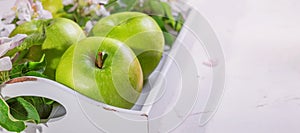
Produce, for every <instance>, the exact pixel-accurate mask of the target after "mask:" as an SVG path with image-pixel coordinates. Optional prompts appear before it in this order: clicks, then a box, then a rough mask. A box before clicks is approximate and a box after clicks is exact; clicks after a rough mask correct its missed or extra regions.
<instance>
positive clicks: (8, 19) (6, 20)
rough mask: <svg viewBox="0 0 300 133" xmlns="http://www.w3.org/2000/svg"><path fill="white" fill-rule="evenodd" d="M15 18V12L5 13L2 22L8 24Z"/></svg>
mask: <svg viewBox="0 0 300 133" xmlns="http://www.w3.org/2000/svg"><path fill="white" fill-rule="evenodd" d="M15 18H16V12H15V11H9V12H7V13H4V14H3V16H2V19H3V22H4V23H5V24H10V23H11V22H12V21H13V20H14V19H15Z"/></svg>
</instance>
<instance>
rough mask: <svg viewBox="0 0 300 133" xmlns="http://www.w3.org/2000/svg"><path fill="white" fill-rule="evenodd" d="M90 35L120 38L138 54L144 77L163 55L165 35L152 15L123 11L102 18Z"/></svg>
mask: <svg viewBox="0 0 300 133" xmlns="http://www.w3.org/2000/svg"><path fill="white" fill-rule="evenodd" d="M90 36H103V37H110V38H114V39H117V40H120V41H122V42H124V43H125V44H127V45H128V46H129V47H130V48H131V49H132V50H133V51H134V53H135V54H136V55H137V57H138V59H139V62H140V64H141V66H142V70H143V75H144V79H146V78H147V77H148V76H149V75H150V74H151V73H152V71H153V70H154V69H155V68H156V66H157V65H158V63H159V62H160V59H161V57H162V53H163V48H164V36H163V33H162V31H161V29H160V27H159V26H158V24H157V23H156V22H155V20H153V19H152V18H151V17H150V16H148V15H147V14H143V13H138V12H122V13H116V14H113V15H111V16H108V17H105V18H103V19H101V20H100V21H99V22H98V23H97V24H96V25H95V26H94V27H93V29H92V30H91V32H90Z"/></svg>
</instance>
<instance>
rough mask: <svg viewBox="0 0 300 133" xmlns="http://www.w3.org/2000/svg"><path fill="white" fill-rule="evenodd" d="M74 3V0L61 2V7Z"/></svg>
mask: <svg viewBox="0 0 300 133" xmlns="http://www.w3.org/2000/svg"><path fill="white" fill-rule="evenodd" d="M73 3H74V0H63V5H65V6H66V5H71V4H73Z"/></svg>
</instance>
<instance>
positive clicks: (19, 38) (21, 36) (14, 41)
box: [9, 34, 27, 50]
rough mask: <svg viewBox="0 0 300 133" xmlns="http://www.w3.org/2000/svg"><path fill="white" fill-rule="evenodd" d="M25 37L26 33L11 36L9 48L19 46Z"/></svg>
mask: <svg viewBox="0 0 300 133" xmlns="http://www.w3.org/2000/svg"><path fill="white" fill-rule="evenodd" d="M26 37H27V35H26V34H17V35H15V36H14V37H13V38H11V39H12V42H11V44H10V48H9V50H10V49H13V48H15V47H17V46H19V45H20V44H21V43H22V41H23V40H24V39H25V38H26Z"/></svg>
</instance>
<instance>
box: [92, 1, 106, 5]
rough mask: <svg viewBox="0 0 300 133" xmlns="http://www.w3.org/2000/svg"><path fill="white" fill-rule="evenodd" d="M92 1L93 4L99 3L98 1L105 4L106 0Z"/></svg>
mask: <svg viewBox="0 0 300 133" xmlns="http://www.w3.org/2000/svg"><path fill="white" fill-rule="evenodd" d="M92 3H93V4H99V3H102V4H107V3H108V0H92Z"/></svg>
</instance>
